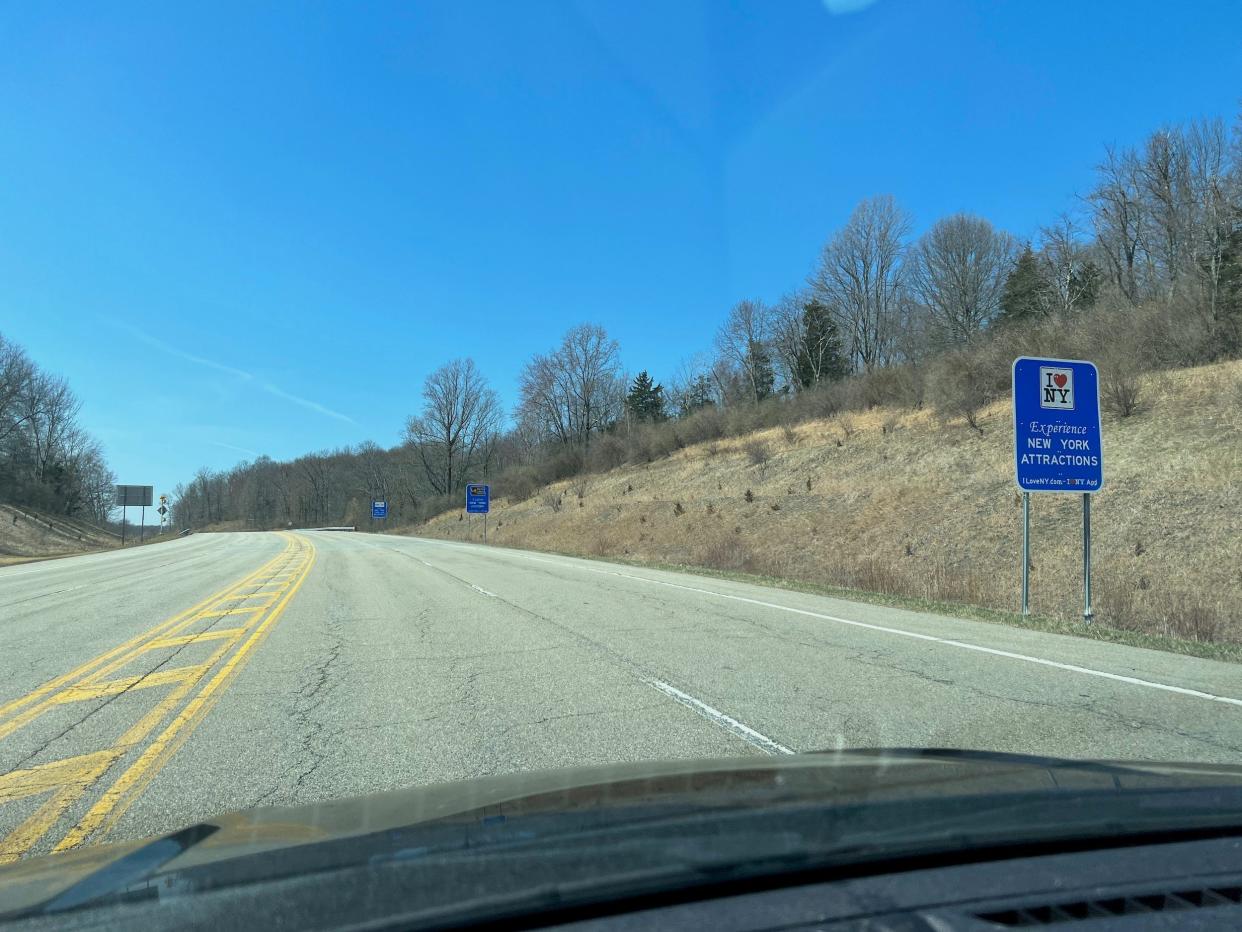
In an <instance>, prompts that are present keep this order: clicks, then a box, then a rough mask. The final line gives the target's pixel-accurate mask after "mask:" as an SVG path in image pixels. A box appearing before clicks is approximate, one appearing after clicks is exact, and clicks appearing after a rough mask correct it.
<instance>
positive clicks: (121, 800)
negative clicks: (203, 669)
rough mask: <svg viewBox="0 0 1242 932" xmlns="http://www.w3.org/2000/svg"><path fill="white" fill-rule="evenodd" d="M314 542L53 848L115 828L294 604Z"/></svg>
mask: <svg viewBox="0 0 1242 932" xmlns="http://www.w3.org/2000/svg"><path fill="white" fill-rule="evenodd" d="M308 548H309V554H308V556H307V557H306V562H305V564H304V565H303V566H302V567H301V571H300V573H299V574H298V576H297V578H296V580H294V582H293V583H292V584H291V585H290V586H289V589H288V591H287V592H286V593H285V595H284V597H283V598H282V599H281V600H280V602H279V603H278V604H277V606H276V607H275V608H274V609H272V612H271V614H269V615H268V616H267V617H266V618H264V619H263V621H262V622H261V623H260V624H259V625H258V627H257V628H256V629H255V630H254V633H253V634H251V635H250V637H249V638H248V639H247V640H246V642H245V643H244V644H242V646H241V647H239V648H238V649H237V650H236V651H235V652H234V653H233V655H232V656H231V657H230V658H229V659H228V661H227V662H226V663H225V664H224V666H223V667H221V668H220V670H219V671H218V672H217V673H216V675H215V676H213V677H212V678H211V680H210V681H208V683H207V685H206V686H204V687H203V688H202V690H200V691H199V692H198V694H197V695H196V696H195V697H194V698H193V699H191V700H190V702H189V703H188V704H187V705H186V707H185V708H184V709H182V710H181V712H179V713H178V714H177V716H176V717H175V718H174V719H173V720H172V721H171V722H170V723H169V724H168V726H167V727H166V728H165V729H164V731H163V732H162V733H161V734H160V735H159V736H158V737H157V738H155V740H154V741H152V742H151V743H150V744H149V745H147V748H146V750H144V751H143V752H142V754H141V755H140V756H139V758H138V760H136V761H134V763H133V764H131V765H130V767H129V769H128V770H127V771H125V773H123V774H122V775H121V776H120V777H118V778H117V780H116V782H115V783H113V784H112V786H111V787H109V788H108V790H107V791H106V792H105V793H104V794H103V796H102V797H100V799H99V800H98V801H97V802H96V803H95V805H94V806H92V807H91V808H90V810H89V811H88V812H87V813H86V815H85V816H83V818H82V821H81V822H79V823H78V824H77V825H76V826H74V827H73V829H71V830H70V832H69V834H67V835H66V836H65V837H64V838H63V839H61V841H60V843H59V844H58V845H56V847H55V848H53V849H52V850H53V851H66V850H68V849H70V848H76V847H77V846H78V845H80V844H81V843H82V842H83V841H85V840H86V838H87V837H89V836H90V835H91V834H92V833H93V832H94V831H95V830H96V829H98V828H99V827H100V826H101V825H103V823H104V822H105V820H107V825H106V826H105V827H104V831H105V832H107V831H109V830H111V828H112V827H113V826H114V825H116V823H117V821H118V820H119V819H120V818H121V816H122V815H124V814H125V812H126V810H127V809H129V807H130V806H131V805H133V803H134V801H135V800H136V799H137V798H138V797H139V796H141V795H142V792H143V790H145V789H146V787H147V786H148V785H149V784H150V782H151V780H152V779H154V778H155V775H156V774H157V773H159V772H160V770H161V769H162V768H163V767H164V765H165V764H167V763H168V761H169V760H170V759H171V758H172V756H173V755H174V754H175V753H176V752H177V750H178V749H179V748H180V747H181V746H182V745H183V744H184V743H185V741H186V739H188V738H189V737H190V734H191V733H192V732H193V731H194V729H195V728H196V727H198V724H199V722H201V721H202V720H203V718H204V717H206V715H207V713H208V712H210V711H211V709H212V707H213V706H214V705H215V704H216V702H217V701H218V700H219V698H220V694H221V693H222V691H223V689H224V687H226V686H227V685H228V684H229V683H230V682H232V680H233V678H234V677H235V676H237V674H238V672H240V670H241V668H242V666H244V664H245V662H246V659H247V657H248V655H249V654H250V653H251V652H252V651H253V650H254V649H255V648H256V647H258V645H259V644H261V643H262V642H263V640H264V639H265V638H266V637H267V634H268V633H269V632H270V631H271V629H272V626H273V625H274V624H275V623H276V621H277V620H278V619H279V618H280V616H281V615H282V614H283V613H284V610H285V609H286V608H287V607H288V605H289V602H290V600H291V599H292V598H293V597H294V595H296V594H297V591H298V589H300V588H301V587H302V583H303V582H305V581H306V577H307V576H309V575H310V571H311V568H312V567H313V566H314V565H315V548H314V546H313V545H310V544H309V542H308Z"/></svg>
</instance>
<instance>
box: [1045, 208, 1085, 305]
mask: <svg viewBox="0 0 1242 932" xmlns="http://www.w3.org/2000/svg"><path fill="white" fill-rule="evenodd" d="M1040 236H1041V239H1042V244H1041V246H1040V250H1039V263H1040V267H1041V271H1042V272H1043V278H1044V279H1045V280H1046V281H1047V283H1048V286H1049V292H1050V294H1051V296H1052V301H1051V303H1052V310H1053V312H1055V313H1061V314H1068V313H1071V312H1074V311H1079V310H1081V309H1082V308H1083V305H1084V303H1085V302H1089V301H1090V300H1091V297H1092V292H1093V290H1094V283H1093V281H1092V273H1091V268H1092V267H1091V259H1090V255H1091V251H1090V249H1089V247H1088V246H1087V245H1086V244H1085V243H1084V242H1083V237H1082V234H1081V232H1080V231H1079V228H1078V225H1077V223H1076V222H1075V220H1074V218H1073V217H1072V216H1071V215H1070V214H1067V213H1063V214H1061V215H1060V216H1059V217H1058V218H1057V220H1056V223H1054V224H1051V225H1050V226H1046V227H1044V228H1043V229H1042V230H1041V231H1040Z"/></svg>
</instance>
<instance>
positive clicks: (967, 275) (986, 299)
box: [911, 214, 1015, 346]
mask: <svg viewBox="0 0 1242 932" xmlns="http://www.w3.org/2000/svg"><path fill="white" fill-rule="evenodd" d="M1014 251H1015V243H1014V240H1013V237H1011V236H1010V235H1009V234H1008V233H1004V232H1001V231H999V230H996V229H994V228H993V226H992V224H990V223H988V221H986V220H984V219H983V218H982V217H975V216H971V215H969V214H954V215H953V216H950V217H946V218H945V219H943V220H938V221H937V222H936V223H935V224H934V225H933V226H932V228H931V229H930V230H928V231H927V233H926V234H925V235H924V236H923V238H922V239H921V240H920V241H919V244H918V246H917V248H916V249H915V251H914V256H913V261H912V263H911V266H912V268H911V284H912V287H913V289H914V292H915V294H916V295H917V296H918V298H919V300H920V301H921V302H922V303H923V304H924V306H926V307H927V309H928V312H929V314H930V316H931V319H932V321H933V323H934V325H935V327H936V330H937V335H938V337H939V339H940V341H941V342H943V343H945V344H948V345H959V346H960V345H965V344H968V343H970V342H971V341H972V340H974V338H975V337H976V336H977V335H978V334H979V333H980V332H981V331H982V330H983V328H984V327H985V326H987V324H988V322H989V321H991V320H992V318H993V317H995V316H996V314H997V312H998V311H999V310H1000V303H1001V297H1002V295H1003V294H1004V291H1005V280H1006V278H1007V277H1008V275H1009V272H1010V269H1011V268H1012V267H1013V262H1014Z"/></svg>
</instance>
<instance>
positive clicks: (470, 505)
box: [466, 482, 492, 515]
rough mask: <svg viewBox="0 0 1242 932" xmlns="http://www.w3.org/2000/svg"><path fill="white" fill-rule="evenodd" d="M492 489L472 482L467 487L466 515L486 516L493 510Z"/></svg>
mask: <svg viewBox="0 0 1242 932" xmlns="http://www.w3.org/2000/svg"><path fill="white" fill-rule="evenodd" d="M491 494H492V493H491V489H490V488H489V487H488V486H486V485H480V484H479V483H476V482H472V483H470V484H469V485H468V486H466V513H467V514H472V515H485V514H487V513H488V512H489V511H490V510H491Z"/></svg>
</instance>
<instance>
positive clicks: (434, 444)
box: [405, 359, 501, 495]
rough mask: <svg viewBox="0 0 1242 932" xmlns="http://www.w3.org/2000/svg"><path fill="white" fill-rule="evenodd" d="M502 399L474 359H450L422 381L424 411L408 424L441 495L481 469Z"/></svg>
mask: <svg viewBox="0 0 1242 932" xmlns="http://www.w3.org/2000/svg"><path fill="white" fill-rule="evenodd" d="M500 420H501V408H500V399H499V398H498V397H497V395H496V393H495V392H494V391H493V390H492V389H491V388H490V387H489V386H488V384H487V379H485V378H484V377H483V374H482V373H481V372H479V370H478V367H476V366H475V364H474V360H473V359H454V360H453V361H452V362H450V363H446V364H445V365H443V366H441V367H440V368H439V369H437V370H436V371H435V372H433V373H431V375H429V376H427V381H426V382H424V383H423V412H422V414H421V415H419V416H417V417H411V418H410V419H409V421H407V423H406V427H405V439H406V442H407V443H409V444H411V445H413V446H414V448H415V449H416V450H417V451H418V455H419V458H420V459H421V461H422V464H423V469H424V470H425V471H426V473H427V481H428V482H430V483H431V486H432V488H434V489H435V490H436V491H437V492H439V493H440V494H442V495H447V494H450V493H452V492H453V490H454V489H456V487H457V483H458V482H459V481H462V480H464V479H465V477H466V476H467V475H468V474H469V473H470V472H472V471H473V470H476V469H485V468H486V467H487V463H488V459H489V458H490V456H491V451H492V447H493V445H494V443H495V440H496V435H497V433H498V432H499V430H500Z"/></svg>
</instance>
